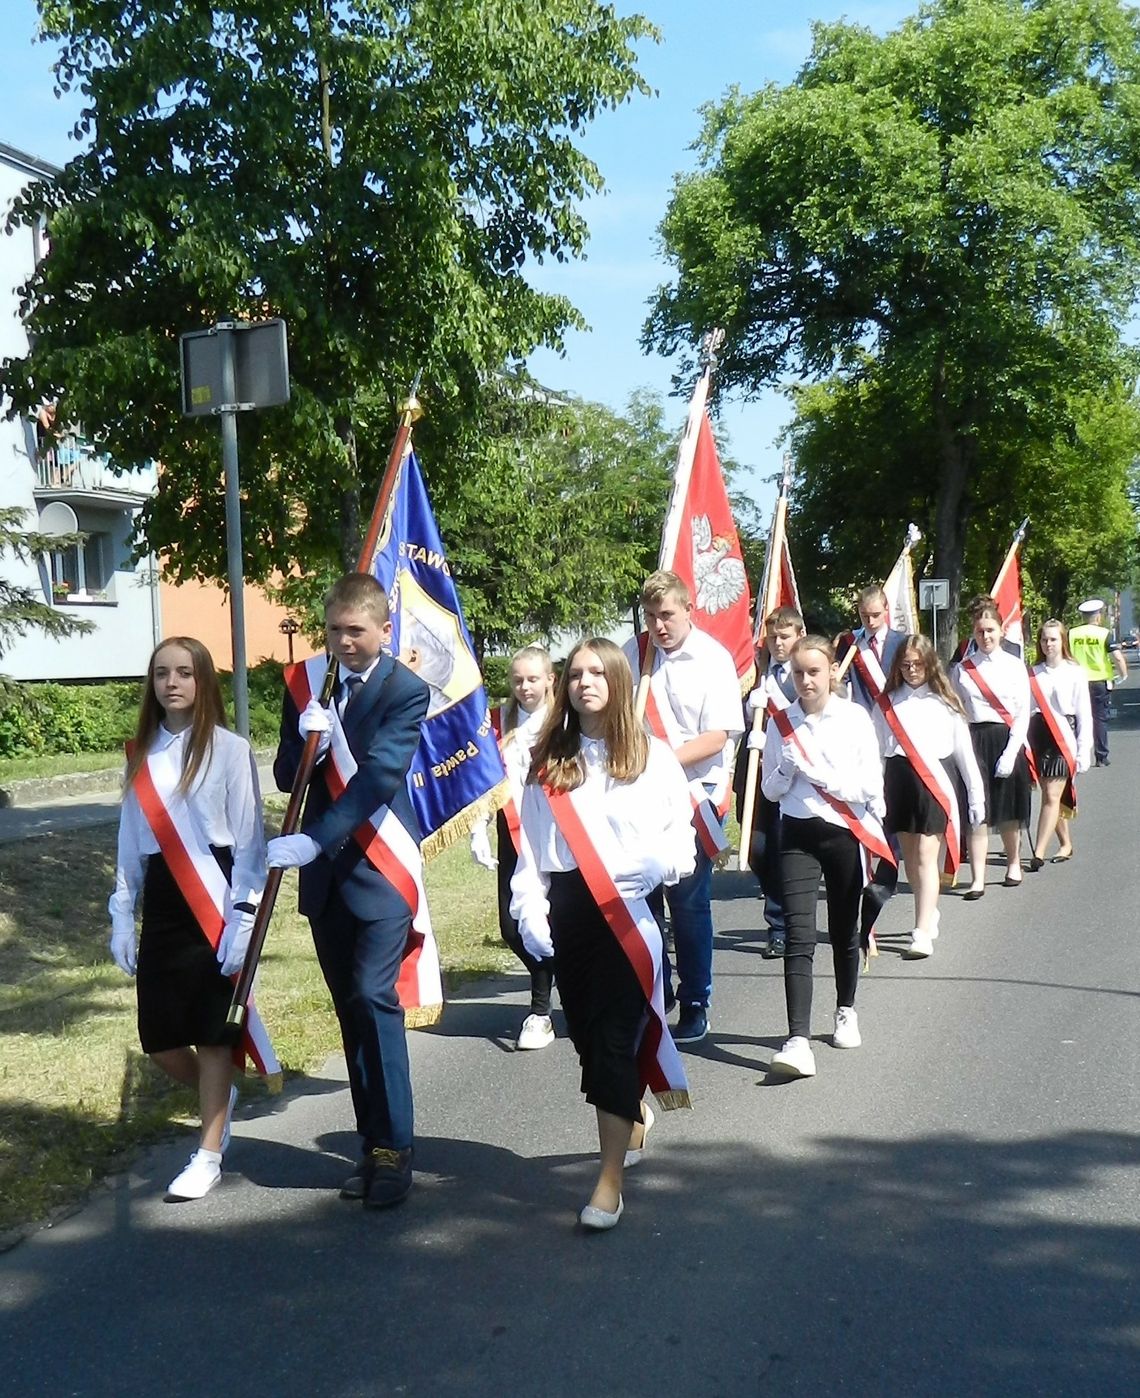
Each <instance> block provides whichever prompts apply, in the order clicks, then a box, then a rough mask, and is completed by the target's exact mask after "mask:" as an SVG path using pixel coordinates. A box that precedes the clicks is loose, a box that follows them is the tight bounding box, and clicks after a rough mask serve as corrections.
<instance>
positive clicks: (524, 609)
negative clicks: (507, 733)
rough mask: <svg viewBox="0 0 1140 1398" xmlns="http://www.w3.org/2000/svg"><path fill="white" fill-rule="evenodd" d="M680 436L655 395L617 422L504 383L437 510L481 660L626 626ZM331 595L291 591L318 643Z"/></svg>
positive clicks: (534, 388)
mask: <svg viewBox="0 0 1140 1398" xmlns="http://www.w3.org/2000/svg"><path fill="white" fill-rule="evenodd" d="M678 436H679V429H678V431H676V432H671V431H669V429H668V428H667V427H666V424H665V414H664V409H663V407H662V405H661V402H660V400H659V399H658V398H656V397H654V396H653V395H651V394H648V393H636V394H634V395H633V396H632V397H631V399H630V402H629V404H628V406H627V408H626V411H625V412H624V413H616V412H613V411H611V410H610V409H608V408H605V407H603V406H601V405H600V404H597V403H587V402H583V401H581V400H579V399H566V398H562V397H559V396H558V395H556V394H553V393H551V392H550V391H549V390H547V389H544V388H542V387H541V386H540V385H538V384H536V383H534V382H533V381H532V380H530V379H528V378H527V377H526V376H525V375H521V374H520V375H510V376H502V377H500V378H498V379H497V380H496V381H495V382H494V384H493V385H492V386H491V387H490V388H489V390H488V393H487V395H486V398H485V406H484V412H483V414H482V416H481V420H480V423H479V431H478V432H476V431H474V430H470V431H468V432H465V433H464V434H462V435H461V436H460V437H459V439H458V441H457V442H456V443H455V445H454V451H455V457H454V458H453V463H452V464H453V469H452V472H451V475H452V484H451V486H450V487H449V489H448V490H446V491H438V492H433V499H432V505H433V509H434V510H435V514H436V518H437V520H438V521H439V525H440V532H441V533H442V535H443V539H444V543H445V545H446V547H447V551H448V559H449V562H450V564H451V568H452V571H453V573H454V575H455V580H456V583H457V585H458V587H459V589H460V594H461V596H462V599H463V607H464V614H465V616H466V620H467V623H468V626H469V628H470V630H471V635H472V640H473V641H474V644H475V648H476V651H477V653H478V655H479V657H480V658H482V657H483V655H484V654H485V653H488V652H491V653H493V652H504V651H509V650H513V649H515V648H516V647H517V646H519V645H522V644H524V643H525V642H527V641H533V640H535V639H536V638H537V637H542V638H546V639H549V638H550V637H551V636H552V635H553V634H554V633H555V632H557V631H560V630H563V629H570V628H578V629H581V630H584V631H585V630H590V629H592V628H603V629H604V628H606V627H609V626H611V625H613V623H614V622H615V621H617V620H618V619H619V618H620V617H621V616H623V615H625V616H627V615H628V614H629V610H630V608H631V606H632V605H633V602H634V600H635V598H636V596H637V592H638V589H639V588H640V585H641V582H642V579H643V578H644V577H645V575H646V573H648V572H650V571H652V569H653V568H655V567H656V566H657V549H658V542H659V540H660V537H661V528H662V523H663V521H664V517H665V510H666V507H667V505H668V502H669V491H670V487H671V481H672V472H673V464H674V460H675V457H676V451H677V438H678ZM418 450H419V443H418V429H417V451H418ZM429 450H430V447H425V448H424V449H423V455H422V456H421V464H422V465H423V467H424V470H425V473H426V472H427V471H428V470H429V468H430V465H431V463H430V460H429V459H428V457H427V454H426V453H427V452H428V451H429ZM330 581H331V574H329V575H312V574H310V575H307V576H305V577H303V578H294V579H290V580H289V581H288V582H287V583H286V584H285V586H284V588H283V589H282V593H283V597H284V599H285V600H286V601H288V602H289V603H290V604H291V605H292V606H294V607H295V608H297V609H298V611H299V612H301V613H302V614H303V615H304V616H305V618H306V625H307V627H308V629H310V630H313V629H314V628H316V629H318V630H319V627H320V621H319V618H320V598H321V595H322V593H323V591H324V588H325V587H326V586H327V584H328V583H329V582H330Z"/></svg>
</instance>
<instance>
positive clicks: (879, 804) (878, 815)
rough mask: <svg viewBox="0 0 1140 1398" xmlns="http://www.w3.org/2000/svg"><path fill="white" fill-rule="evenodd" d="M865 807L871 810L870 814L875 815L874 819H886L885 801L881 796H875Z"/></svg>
mask: <svg viewBox="0 0 1140 1398" xmlns="http://www.w3.org/2000/svg"><path fill="white" fill-rule="evenodd" d="M867 809H868V810H869V811H870V812H871V814H872V815H873V816H874V817H875V819H876V820H886V818H887V803H886V801H884V800H883V798H882V797H881V796H876V797H875V799H874V800H873V801H872V802H871V803H870V805H869V806H868V807H867Z"/></svg>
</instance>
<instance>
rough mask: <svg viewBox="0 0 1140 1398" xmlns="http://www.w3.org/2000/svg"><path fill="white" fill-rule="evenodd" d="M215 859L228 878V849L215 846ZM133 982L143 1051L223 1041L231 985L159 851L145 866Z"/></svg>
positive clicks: (231, 993)
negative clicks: (135, 990)
mask: <svg viewBox="0 0 1140 1398" xmlns="http://www.w3.org/2000/svg"><path fill="white" fill-rule="evenodd" d="M214 857H215V858H216V859H217V861H218V864H219V865H220V866H221V868H222V871H223V872H224V873H225V875H226V877H227V878H229V876H230V872H231V870H232V869H233V853H232V851H230V850H228V849H220V850H219V849H216V850H214ZM136 985H137V990H138V1021H139V1042H140V1043H141V1044H142V1047H143V1052H144V1053H161V1052H163V1051H164V1050H166V1049H175V1048H186V1047H188V1046H189V1045H197V1044H205V1045H222V1044H225V1043H226V1042H227V1033H226V1015H227V1014H228V1012H229V1008H230V1001H231V999H232V997H233V985H232V984H231V983H230V982H229V981H228V980H227V979H226V977H225V976H223V975H222V972H221V968H220V967H219V965H218V958H217V953H216V952H215V951H214V949H213V948H212V947H211V946H210V943H209V942H208V941H207V940H206V937H205V934H204V933H203V932H202V929H201V928H200V927H199V926H198V923H197V921H196V920H195V918H194V914H193V913H192V912H191V911H190V907H189V905H188V904H187V902H186V899H185V898H184V897H183V896H182V890H181V889H180V888H179V887H178V885H177V883H175V881H174V875H173V874H172V873H171V872H170V867H169V865H168V864H167V862H166V860H165V859H164V858H163V857H162V855H161V854H152V855H151V856H150V858H149V859H148V860H147V864H146V878H145V880H144V882H143V905H142V931H141V933H140V935H139V960H138V973H137V978H136Z"/></svg>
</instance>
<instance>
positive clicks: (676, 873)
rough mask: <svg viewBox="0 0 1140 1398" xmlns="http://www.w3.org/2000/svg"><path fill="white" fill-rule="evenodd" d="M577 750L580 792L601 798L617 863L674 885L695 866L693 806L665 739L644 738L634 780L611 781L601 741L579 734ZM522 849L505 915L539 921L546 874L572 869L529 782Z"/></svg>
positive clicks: (545, 910) (545, 906)
mask: <svg viewBox="0 0 1140 1398" xmlns="http://www.w3.org/2000/svg"><path fill="white" fill-rule="evenodd" d="M580 751H581V754H582V757H583V759H584V760H585V764H586V780H585V781H584V782H583V784H582V788H581V789H583V790H586V789H592V794H593V795H594V797H595V799H597V798H600V801H601V804H602V806H603V809H604V811H605V819H606V824H607V825H608V826H609V833H610V834H611V835H612V836H613V837H614V839H615V840H616V843H617V844H618V845H619V846H620V848H621V851H622V856H623V858H622V863H623V866H624V867H623V868H622V869H621V870H617V869H611V870H610V873H611V874H617V873H623V874H628V873H632V872H635V871H637V870H642V869H644V870H647V871H651V872H652V874H653V875H654V877H655V876H656V875H657V874H658V873H661V874H662V875H663V877H662V882H663V883H666V884H675V883H676V882H677V881H678V880H679V879H682V878H684V877H685V876H686V875H688V874H691V873H692V872H693V869H694V868H695V867H696V836H695V833H694V831H693V804H692V801H691V800H690V799H689V785H688V782H687V781H686V780H685V771H684V768H683V767H682V766H681V764H680V763H679V762H678V761H677V759H676V757H674V755H673V753H672V751H671V749H670V748H669V746H668V745H667V744H666V743H663V742H661V740H660V739H658V738H652V737H651V738H650V739H649V758H648V761H647V762H646V764H645V771H644V772H642V774H641V776H639V777H635V778H634V780H633V781H629V782H622V781H617V780H615V779H614V778H613V777H611V776H610V774H609V773H608V772H607V771H606V766H605V759H606V745H605V743H604V742H603V741H602V740H601V739H600V738H583V739H582V740H581V746H580ZM519 818H520V821H521V824H522V832H523V840H522V850H521V851H520V853H519V861H518V865H517V866H516V868H515V872H514V876H513V877H512V879H511V916H512V917H513V918H516V919H518V921H520V922H529V923H531V924H532V925H541V924H542V923H544V922H545V920H546V918H547V916H548V914H549V911H550V904H549V901H548V899H547V893H548V892H549V889H550V875H551V874H557V873H567V872H569V871H570V870H572V869H576V868H577V867H578V865H577V862H576V860H575V859H574V856H573V855H572V854H571V853H570V849H569V846H568V845H567V844H566V841H565V840H564V839H563V838H562V836H561V835H560V834H559V831H558V827H557V825H555V823H554V817H553V814H552V813H551V810H550V804H549V802H547V801H546V800H545V799H544V796H543V793H542V792H541V791H540V790H539V789H538V787H537V786H536V785H535V783H534V782H528V783H527V786H526V788H525V790H524V791H523V797H522V804H521V806H520V808H519Z"/></svg>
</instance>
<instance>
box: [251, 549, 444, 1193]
mask: <svg viewBox="0 0 1140 1398" xmlns="http://www.w3.org/2000/svg"><path fill="white" fill-rule="evenodd" d="M325 631H326V636H327V643H328V649H329V653H330V654H331V655H332V656H333V657H335V659H336V660H337V661H338V671H339V673H338V677H337V688H336V691H335V696H336V697H335V699H334V702H333V705H332V706H331V707H330V709H328V710H325V709H323V708H321V705H320V703H319V702H318V700H317V699H315V698H314V699H311V700H310V702H309V703H308V704H307V705H306V706H305V708H304V709H303V710H302V711H301V712H300V713H298V711H297V704H296V703H295V702H294V699H293V697H292V695H291V694H290V693H289V691H288V690H286V693H285V703H284V710H283V713H282V718H281V741H280V744H279V745H278V749H277V759H276V761H275V763H274V766H273V774H274V777H275V778H276V781H277V785H278V787H279V788H280V789H281V790H282V791H288V790H290V789H291V788H292V785H293V779H294V777H295V776H296V772H297V768H298V766H299V765H300V760H301V753H302V751H303V750H304V745H305V741H306V739H307V738H308V735H309V734H310V733H312V732H317V733H319V734H320V735H321V736H320V740H319V743H320V746H319V747H318V759H317V760H318V767H317V770H316V772H315V774H314V777H313V782H312V785H311V786H310V788H309V798H308V801H307V802H306V805H305V814H304V816H303V818H302V821H301V831H302V833H300V834H297V835H284V836H281V837H279V838H278V839H276V840H270V842H269V854H268V862H269V866H270V868H293V867H300V869H301V874H300V891H301V896H300V910H301V912H302V913H303V914H304V915H305V916H306V917H307V918H308V919H309V922H310V925H311V926H312V930H313V942H314V945H315V946H316V951H317V959H318V960H319V961H320V964H321V970H322V972H323V973H324V977H325V981H326V983H327V985H328V988H329V993H330V994H331V996H332V1001H333V1006H334V1007H335V1009H336V1013H337V1018H338V1020H339V1021H340V1030H341V1037H342V1039H343V1042H344V1056H345V1060H346V1062H347V1064H348V1077H349V1084H350V1086H351V1089H352V1104H353V1108H354V1110H355V1113H356V1129H357V1130H358V1131H359V1132H360V1135H361V1138H362V1141H363V1157H362V1159H361V1162H360V1165H359V1166H358V1167H357V1169H356V1171H355V1172H354V1173H353V1175H352V1176H351V1177H350V1178H349V1179H348V1180H346V1181H345V1184H344V1186H343V1187H342V1189H341V1197H342V1198H345V1199H357V1200H363V1201H364V1204H365V1205H366V1206H368V1207H370V1208H385V1207H387V1206H389V1205H391V1204H398V1203H400V1201H401V1200H402V1199H404V1198H406V1196H407V1194H408V1191H409V1190H410V1189H411V1186H412V1084H411V1075H410V1072H409V1068H408V1046H407V1040H406V1038H405V1033H404V1012H403V1009H402V1008H401V1006H400V1002H399V999H398V997H397V994H396V980H397V977H398V976H399V973H400V962H401V959H402V957H403V954H404V950H405V947H406V945H407V942H408V934H409V929H410V927H411V920H412V909H411V908H410V907H409V906H408V904H407V902H406V901H405V899H404V897H403V896H402V895H401V894H400V893H399V892H398V891H397V889H396V888H395V887H394V886H393V885H392V884H391V883H390V882H389V881H388V879H387V878H386V877H385V876H384V875H383V874H382V873H380V871H379V870H378V869H377V868H375V867H374V866H373V865H372V864H371V863H370V862H369V860H368V857H367V856H366V854H365V852H364V848H363V847H362V845H361V844H360V843H359V841H358V840H357V839H355V838H354V837H355V835H356V832H357V830H358V829H359V828H360V827H361V825H362V824H363V823H364V822H365V821H367V820H369V819H370V817H372V816H373V815H374V814H375V813H376V812H377V811H378V809H379V808H381V807H385V806H386V807H388V808H389V809H390V810H391V812H392V814H393V815H394V816H396V817H397V818H398V820H399V821H400V823H401V824H402V825H403V826H404V827H405V829H406V830H407V831H408V832H409V834H410V835H411V836H412V838H413V839H414V840H416V842H417V843H418V841H419V827H418V825H417V823H416V818H415V814H414V812H413V810H412V805H411V801H410V799H409V796H408V792H407V784H406V777H407V773H408V768H409V766H410V764H411V761H412V758H413V756H414V754H415V751H416V747H417V745H418V743H419V738H420V724H421V722H422V720H423V718H424V715H425V714H426V713H427V708H428V698H429V690H428V686H427V685H426V684H425V683H424V682H423V681H422V680H421V679H419V678H418V676H416V675H414V674H413V673H412V672H411V670H409V669H408V668H407V667H406V666H404V665H402V664H400V662H399V661H397V660H394V659H393V658H392V657H391V656H390V655H387V654H385V653H384V651H385V649H386V647H387V646H388V645H389V644H390V643H391V639H392V622H391V619H390V617H389V615H388V598H387V596H386V594H385V592H384V589H383V588H382V587H381V586H380V584H379V583H378V582H377V581H376V579H375V578H373V577H371V576H369V575H368V574H366V573H350V574H348V575H347V576H346V577H343V578H341V579H340V581H339V582H337V583H336V584H334V586H333V587H332V589H331V590H330V591H329V593H328V595H327V596H326V598H325ZM338 727H339V728H340V729H341V730H342V731H343V738H344V740H345V741H346V742H347V746H348V749H349V751H350V752H351V755H352V759H354V760H355V763H356V771H355V773H354V774H353V775H352V776H351V777H350V778H349V780H348V782H347V784H346V785H345V786H344V789H343V790H342V791H341V792H340V794H339V795H338V796H335V797H334V795H333V791H332V789H331V788H330V777H331V775H332V773H331V772H330V771H329V769H330V767H331V766H332V765H333V759H332V758H330V756H329V748H330V745H331V742H332V739H333V737H334V736H336V737H337V738H338V741H339V736H340V735H339V734H336V733H335V732H334V730H336V729H337V728H338ZM333 786H339V782H335V783H333Z"/></svg>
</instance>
